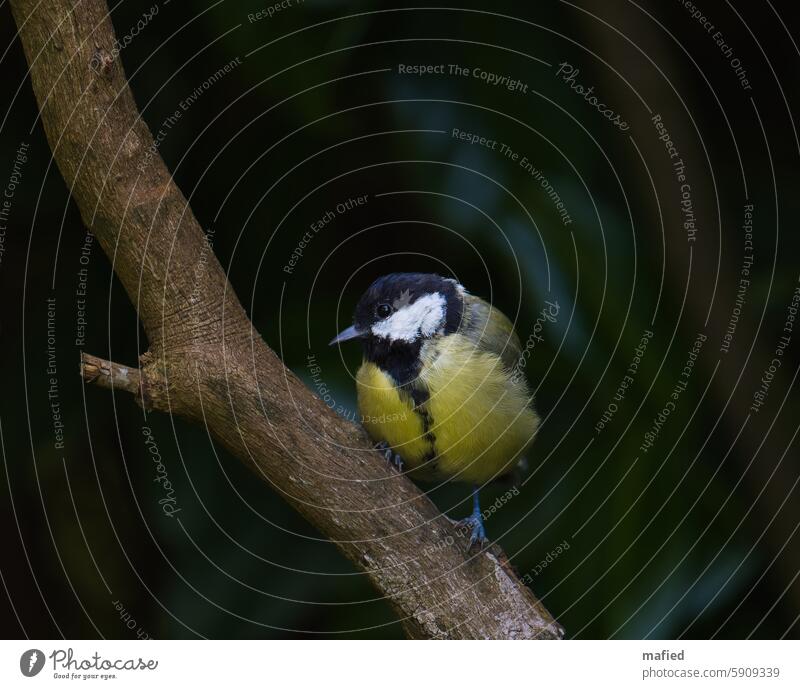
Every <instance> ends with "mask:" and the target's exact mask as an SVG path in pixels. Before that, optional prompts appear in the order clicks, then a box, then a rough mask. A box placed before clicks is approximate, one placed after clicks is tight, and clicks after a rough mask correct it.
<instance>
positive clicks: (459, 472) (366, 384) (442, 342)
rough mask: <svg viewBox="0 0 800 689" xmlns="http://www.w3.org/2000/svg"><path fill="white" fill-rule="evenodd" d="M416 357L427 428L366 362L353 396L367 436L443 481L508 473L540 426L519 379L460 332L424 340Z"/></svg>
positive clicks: (384, 377) (481, 480)
mask: <svg viewBox="0 0 800 689" xmlns="http://www.w3.org/2000/svg"><path fill="white" fill-rule="evenodd" d="M420 356H421V363H422V367H421V371H420V382H421V383H422V384H423V385H424V386H425V387H426V388H427V390H428V393H429V399H428V401H427V402H425V403H424V405H423V410H424V411H425V412H426V414H427V418H428V428H427V433H426V432H425V431H426V429H425V427H424V423H423V418H422V416H421V415H420V414H419V413H417V412H416V411H414V409H413V405H412V403H411V400H410V399H409V398H407V396H405V395H403V394H402V393H400V392H399V391H398V390H397V388H396V387H395V386H394V383H393V381H392V379H391V378H390V377H389V376H388V375H387V374H386V373H384V372H383V371H381V369H379V368H378V367H377V366H375V365H374V364H372V363H369V362H365V363H364V364H363V365H362V367H361V369H360V370H359V372H358V376H357V384H358V399H359V410H360V412H361V414H362V417H364V426H365V427H366V428H367V431H368V432H369V433H370V435H371V437H373V438H374V439H375V440H376V441H381V440H383V441H386V442H387V443H389V445H391V446H392V447H393V448H394V449H395V451H396V452H398V453H399V454H400V455H401V456H402V457H403V459H404V461H405V462H406V463H407V464H408V465H409V466H410V467H412V468H413V467H416V466H420V465H421V464H423V462H424V463H425V465H426V466H425V467H424V468H425V469H426V470H428V471H430V472H431V473H434V474H435V475H436V476H438V477H442V478H444V477H447V478H452V479H454V480H458V481H468V482H470V483H477V484H482V483H485V482H486V481H488V480H490V479H492V478H495V477H497V476H499V475H501V474H504V473H507V472H508V471H510V470H511V469H512V468H513V467H514V466H515V465H516V464H517V462H519V461H520V459H521V458H522V455H523V453H524V452H525V450H526V449H527V447H528V446H529V445H530V444H531V442H532V441H533V438H534V436H535V434H536V429H537V428H538V425H539V418H538V416H537V415H536V413H535V412H534V411H533V409H532V407H531V405H530V400H529V393H528V389H527V386H526V385H525V383H524V381H522V380H519V381H513V380H512V379H511V378H510V377H509V376H508V375H507V373H506V371H505V370H504V368H503V365H502V363H501V362H500V359H499V358H498V357H497V356H496V355H494V354H492V353H489V352H486V351H482V350H479V349H476V347H475V344H474V343H473V342H472V341H470V340H468V339H467V338H465V337H463V336H461V335H450V336H448V337H445V338H441V339H438V340H433V341H431V342H430V343H428V344H426V345H425V346H424V347H423V349H422V352H421V355H420ZM432 456H433V459H431V457H432ZM412 476H414V474H412Z"/></svg>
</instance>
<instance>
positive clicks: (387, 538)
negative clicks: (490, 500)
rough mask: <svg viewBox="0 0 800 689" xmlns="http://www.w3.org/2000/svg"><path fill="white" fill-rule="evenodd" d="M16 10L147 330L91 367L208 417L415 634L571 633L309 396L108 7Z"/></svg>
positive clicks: (65, 149) (26, 1) (155, 405)
mask: <svg viewBox="0 0 800 689" xmlns="http://www.w3.org/2000/svg"><path fill="white" fill-rule="evenodd" d="M11 7H12V11H13V13H14V17H15V20H16V22H17V26H18V27H19V30H20V37H21V40H22V44H23V47H24V49H25V54H26V57H27V59H28V64H29V65H30V68H31V71H30V74H31V80H32V82H33V89H34V92H35V94H36V97H37V100H38V102H39V106H40V108H41V115H42V122H43V124H44V129H45V132H46V134H47V138H48V141H49V142H50V146H51V148H52V150H53V156H54V158H55V160H56V162H57V163H58V166H59V169H60V170H61V173H62V175H63V176H64V179H65V180H66V182H67V184H68V185H69V186H70V188H71V190H72V195H73V196H74V198H75V201H76V202H77V205H78V207H79V209H80V212H81V216H82V218H83V220H84V222H85V224H86V225H87V227H89V228H90V230H91V231H92V232H93V233H94V235H95V236H96V237H97V239H98V241H99V243H100V244H101V246H102V247H103V250H104V251H105V252H106V254H107V255H108V256H109V257H113V261H114V270H115V271H116V273H117V275H118V276H119V278H120V280H121V282H122V284H123V286H124V288H125V290H126V291H127V293H128V296H129V297H130V299H131V301H132V302H133V303H134V305H135V306H136V309H137V311H138V313H139V317H140V318H141V320H142V323H143V325H144V328H145V332H146V333H147V337H148V340H149V347H150V349H149V351H148V352H147V353H146V354H144V355H142V357H141V358H140V369H139V370H138V371H135V370H134V369H131V368H127V367H121V366H119V365H117V364H112V363H110V362H104V361H102V360H100V359H96V358H95V357H91V356H88V355H84V357H83V362H82V367H81V368H82V374H83V376H84V378H85V379H86V380H89V381H90V382H94V383H98V384H101V385H103V386H104V387H111V386H112V384H113V387H116V388H122V389H125V390H128V391H130V392H135V393H137V399H138V400H139V402H140V403H141V404H142V405H144V406H145V407H147V408H150V409H156V410H160V411H164V412H168V413H176V414H180V415H181V416H183V417H185V418H187V419H189V420H191V421H194V422H198V423H205V424H206V425H207V426H208V428H209V430H210V432H211V434H212V436H213V437H214V438H215V440H217V441H218V442H220V443H221V444H223V445H224V446H225V447H226V448H227V449H228V450H230V451H231V452H232V453H233V454H234V455H236V456H238V457H240V458H241V459H242V460H243V461H245V462H246V463H247V464H249V465H250V466H251V467H252V468H253V469H254V470H255V472H256V474H257V475H258V476H259V477H260V478H262V479H263V480H264V481H266V482H268V483H269V484H270V485H272V486H274V487H277V488H278V489H279V490H280V491H281V494H282V495H283V496H284V497H285V499H286V500H287V501H288V502H289V503H290V504H291V505H292V506H293V507H294V508H295V509H297V510H298V511H299V512H300V513H301V514H303V516H304V517H306V518H307V519H308V520H309V521H310V522H311V523H312V524H313V525H314V526H315V527H317V528H318V529H319V530H320V531H321V532H322V533H324V534H326V535H327V536H328V537H329V538H330V539H331V540H333V541H334V542H335V543H336V544H337V546H338V547H339V548H340V550H341V551H342V552H343V553H344V554H345V555H346V556H347V557H348V558H349V559H350V560H351V561H352V562H353V563H354V564H355V565H356V566H358V567H359V568H360V569H362V570H363V571H364V572H366V574H367V576H368V577H369V578H370V580H371V581H372V583H373V584H374V586H375V587H376V588H377V589H378V591H379V592H381V593H382V594H383V595H385V596H386V597H387V599H388V600H389V601H390V602H391V603H392V605H393V606H394V609H395V611H396V612H397V615H398V616H399V618H400V620H401V621H402V624H403V626H404V628H405V630H406V632H407V633H408V635H409V636H411V637H417V638H527V639H532V638H560V637H561V636H562V635H563V630H562V629H561V628H560V627H559V625H558V624H557V623H556V622H555V621H554V620H553V618H552V617H551V616H550V614H549V613H548V612H547V610H546V609H545V608H544V606H543V605H542V604H541V603H540V602H539V601H538V600H537V599H536V598H535V597H534V596H533V594H532V593H531V592H530V591H529V589H528V588H527V587H525V586H524V585H523V584H522V583H521V582H520V581H519V579H518V577H517V576H516V575H515V574H514V572H513V570H512V568H511V567H510V565H509V564H508V563H507V561H506V558H505V556H504V555H503V554H502V551H500V549H499V548H491V549H489V550H487V551H484V552H483V553H480V554H479V555H475V556H468V555H467V554H466V553H465V548H464V546H465V543H466V539H465V538H459V537H458V535H457V533H456V529H455V527H454V526H453V524H452V523H451V522H450V520H448V519H447V518H446V517H444V516H443V515H441V514H440V513H439V512H438V510H437V509H436V507H435V506H434V505H433V503H432V502H431V501H430V500H429V499H428V498H427V497H426V496H425V495H424V494H423V493H421V491H420V490H419V489H418V488H416V486H414V485H413V484H412V483H411V482H410V481H408V480H407V479H405V478H403V477H401V476H400V475H398V474H397V473H395V472H393V471H392V470H391V469H390V468H389V467H388V466H386V465H385V463H384V462H382V461H381V460H380V459H379V458H378V456H377V455H376V453H375V452H374V451H372V450H371V447H370V444H369V442H368V440H367V438H366V436H365V434H364V432H363V430H362V429H360V428H359V427H356V426H354V425H352V424H350V423H347V422H345V421H344V420H343V419H341V418H340V417H338V416H337V415H336V414H335V413H334V412H333V411H331V410H330V409H329V408H328V407H327V406H326V405H325V404H323V403H322V401H321V400H319V399H318V398H317V397H315V396H314V395H313V394H311V392H310V391H309V390H308V389H307V388H306V387H305V386H304V385H303V384H302V383H301V382H300V381H299V380H298V378H297V377H295V376H294V375H293V374H292V373H291V371H288V370H287V369H286V368H285V367H284V366H283V364H282V363H281V362H280V360H279V359H278V358H277V356H276V355H275V353H274V352H273V351H272V350H271V349H269V348H268V347H267V345H266V344H265V343H264V342H263V341H262V340H261V338H260V337H258V336H257V335H254V331H253V329H252V326H251V324H250V321H249V320H248V318H247V316H246V314H245V312H244V309H243V308H242V306H241V305H240V303H239V301H238V299H237V297H236V295H235V294H234V292H233V290H232V288H231V286H230V285H229V284H228V282H227V279H226V276H225V273H224V271H223V270H222V267H221V266H220V264H219V262H218V261H217V260H216V258H215V257H214V255H213V253H212V252H211V250H210V248H209V246H208V243H207V241H206V238H205V235H204V233H203V230H202V228H201V227H200V225H199V224H198V222H197V220H196V219H195V217H194V215H193V214H192V211H191V209H190V208H189V207H188V204H187V201H186V199H185V197H184V196H183V194H182V193H181V191H180V190H179V189H178V187H177V186H176V185H175V183H174V182H173V180H172V178H171V176H170V173H169V171H168V170H167V168H166V166H165V165H164V163H163V161H162V160H161V158H160V157H159V156H158V155H157V153H156V154H155V155H154V154H153V151H155V150H156V149H155V147H154V146H153V138H152V136H151V134H150V131H149V130H148V128H147V126H146V125H145V124H144V122H143V121H142V119H141V117H140V115H139V112H138V110H137V108H136V104H135V102H134V99H133V95H132V93H131V91H130V89H129V88H128V84H127V81H126V77H125V74H124V71H123V69H122V65H121V64H120V62H119V61H118V60H115V59H114V57H113V55H112V49H113V46H114V45H115V40H114V31H113V26H112V24H111V21H110V17H109V13H108V7H107V5H106V3H105V2H104V1H102V0H82V1H79V2H74V1H73V0H47V2H42V1H41V0H11ZM151 147H152V148H151ZM198 273H201V274H202V281H203V282H202V289H197V285H196V284H194V276H196V275H197V274H198ZM123 371H125V373H123ZM142 391H144V392H145V394H141V393H142ZM365 506H369V509H365ZM451 537H452V538H451Z"/></svg>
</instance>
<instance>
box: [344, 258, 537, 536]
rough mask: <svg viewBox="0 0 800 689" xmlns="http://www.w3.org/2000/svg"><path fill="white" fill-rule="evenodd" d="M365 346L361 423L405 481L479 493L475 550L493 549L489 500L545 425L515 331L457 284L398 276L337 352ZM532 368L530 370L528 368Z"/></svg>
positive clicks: (367, 295)
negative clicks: (487, 522) (494, 485)
mask: <svg viewBox="0 0 800 689" xmlns="http://www.w3.org/2000/svg"><path fill="white" fill-rule="evenodd" d="M349 340H360V342H361V345H362V349H363V360H362V363H361V366H360V368H359V369H358V372H357V374H356V389H357V394H358V411H359V414H360V417H361V422H362V425H363V426H364V428H365V429H366V431H367V433H368V434H369V436H370V438H371V439H372V441H373V442H374V443H375V445H376V447H377V448H378V449H379V450H381V451H382V452H383V454H384V455H385V456H386V458H387V459H388V460H389V461H390V462H392V464H394V465H395V467H396V468H397V469H399V470H400V471H402V470H403V467H409V471H408V473H409V475H411V476H412V477H413V478H415V479H421V480H432V481H442V480H453V481H461V482H466V483H469V484H471V485H472V513H471V514H470V516H469V517H467V518H466V519H464V520H462V521H461V522H459V523H460V524H461V525H463V526H466V527H468V528H469V530H470V540H469V546H468V549H469V550H472V549H473V547H474V546H475V545H476V544H477V545H479V546H480V547H483V546H484V545H485V544H486V543H487V542H488V541H487V538H486V530H485V526H484V522H483V517H482V513H481V508H480V495H479V494H480V490H481V487H482V486H484V485H486V484H487V483H489V482H491V481H493V480H495V479H497V478H500V477H503V476H507V475H509V474H511V473H512V472H513V471H514V469H515V468H516V467H517V466H518V465H520V464H521V463H522V462H523V461H524V458H525V455H526V453H527V452H528V450H529V448H530V446H531V444H532V443H533V441H534V438H535V437H536V433H537V431H538V428H539V423H540V419H539V416H538V414H537V412H536V410H535V409H534V405H533V396H532V395H531V393H530V390H529V388H528V385H527V382H526V381H525V378H524V376H523V375H521V371H520V361H521V357H522V356H523V352H522V348H521V345H520V340H519V337H518V336H517V334H516V332H515V331H514V326H513V325H512V323H511V321H510V320H509V319H508V318H507V317H506V316H505V315H504V314H503V313H502V312H501V311H499V310H498V309H497V308H495V307H494V306H492V305H491V304H490V303H489V302H488V301H485V300H483V299H481V298H480V297H477V296H475V295H473V294H470V293H469V292H468V291H467V290H466V289H465V288H464V286H463V285H462V284H460V283H459V282H458V281H457V280H456V279H454V278H448V277H442V276H441V275H436V274H432V273H391V274H388V275H384V276H382V277H379V278H378V279H376V280H375V281H374V282H373V283H372V284H371V285H370V286H369V288H368V289H367V290H366V292H364V294H363V295H362V296H361V298H360V299H359V301H358V303H357V304H356V307H355V311H354V315H353V324H352V325H351V326H350V327H348V328H346V329H345V330H343V331H342V332H341V333H339V334H338V335H337V336H336V337H334V338H333V339H332V340H331V341H330V344H331V345H341V343H343V342H347V341H349ZM523 365H524V364H523Z"/></svg>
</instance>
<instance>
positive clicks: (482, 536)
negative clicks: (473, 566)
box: [458, 512, 489, 552]
mask: <svg viewBox="0 0 800 689" xmlns="http://www.w3.org/2000/svg"><path fill="white" fill-rule="evenodd" d="M458 526H459V528H460V529H464V528H469V529H470V536H469V546H468V547H467V552H472V551H473V550H478V551H481V550H483V549H484V547H486V546H487V545H488V544H489V539H488V538H486V529H485V528H484V527H483V517H481V514H480V512H478V513H477V514H476V513H473V514H471V515H470V516H469V517H467V518H466V519H462V520H461V521H460V522H458Z"/></svg>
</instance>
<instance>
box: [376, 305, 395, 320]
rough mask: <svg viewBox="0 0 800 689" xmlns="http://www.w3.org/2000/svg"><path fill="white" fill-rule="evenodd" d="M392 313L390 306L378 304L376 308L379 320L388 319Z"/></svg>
mask: <svg viewBox="0 0 800 689" xmlns="http://www.w3.org/2000/svg"><path fill="white" fill-rule="evenodd" d="M391 312H392V307H391V306H389V304H378V306H377V307H376V308H375V313H376V314H378V318H386V317H387V316H388V315H389V314H390V313H391Z"/></svg>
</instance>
